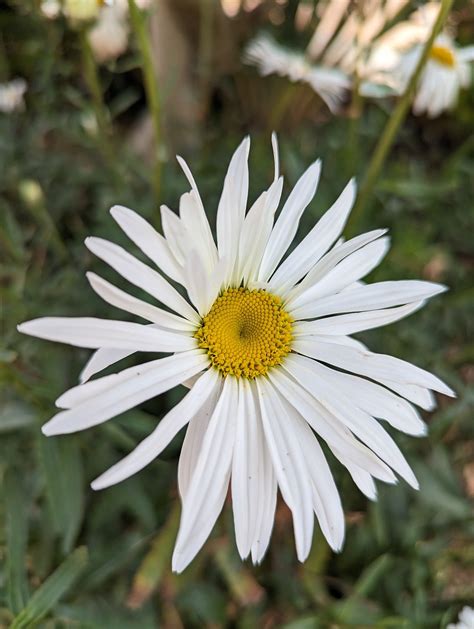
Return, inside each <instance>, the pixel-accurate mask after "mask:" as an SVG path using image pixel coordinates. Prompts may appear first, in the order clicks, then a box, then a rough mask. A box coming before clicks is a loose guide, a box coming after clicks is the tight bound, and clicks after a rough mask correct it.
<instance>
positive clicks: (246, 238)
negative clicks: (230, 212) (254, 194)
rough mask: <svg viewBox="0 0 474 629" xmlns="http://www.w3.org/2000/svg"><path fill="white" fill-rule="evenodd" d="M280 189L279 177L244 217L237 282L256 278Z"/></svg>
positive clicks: (281, 182) (281, 185) (278, 200)
mask: <svg viewBox="0 0 474 629" xmlns="http://www.w3.org/2000/svg"><path fill="white" fill-rule="evenodd" d="M282 189H283V178H282V177H280V178H279V179H277V180H276V181H274V182H273V183H272V185H271V186H270V188H269V189H268V190H265V191H264V192H263V193H262V194H261V195H260V196H259V197H258V199H257V200H256V201H255V203H254V204H253V205H252V207H251V208H250V210H249V211H248V213H247V216H246V217H245V220H244V224H243V226H242V232H241V234H240V243H239V267H238V272H237V276H236V279H237V282H239V281H240V280H241V279H243V280H244V283H248V282H249V281H253V280H255V279H256V277H257V274H258V270H259V268H260V263H261V261H262V256H263V253H264V251H265V247H266V244H267V242H268V239H269V237H270V234H271V231H272V226H273V217H274V214H275V211H276V209H277V207H278V204H279V202H280V198H281V192H282Z"/></svg>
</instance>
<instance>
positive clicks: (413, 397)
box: [379, 378, 436, 411]
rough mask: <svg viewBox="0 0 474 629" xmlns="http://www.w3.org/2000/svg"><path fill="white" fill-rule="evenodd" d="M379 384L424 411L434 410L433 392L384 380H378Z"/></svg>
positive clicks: (414, 385) (416, 386) (413, 385)
mask: <svg viewBox="0 0 474 629" xmlns="http://www.w3.org/2000/svg"><path fill="white" fill-rule="evenodd" d="M379 382H380V384H383V385H384V386H386V387H388V388H389V389H392V391H395V393H398V395H400V396H401V397H404V398H405V399H407V400H409V401H410V402H412V403H413V404H416V405H417V406H419V407H420V408H423V409H424V410H425V411H432V410H434V409H435V408H436V398H435V396H434V394H433V392H432V391H431V390H430V389H427V388H426V387H419V386H418V385H416V384H406V383H403V384H401V383H399V382H393V381H392V380H386V379H385V378H380V379H379Z"/></svg>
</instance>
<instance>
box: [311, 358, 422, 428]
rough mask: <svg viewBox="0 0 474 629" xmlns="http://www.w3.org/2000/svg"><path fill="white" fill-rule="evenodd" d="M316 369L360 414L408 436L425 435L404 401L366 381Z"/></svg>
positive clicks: (414, 414)
mask: <svg viewBox="0 0 474 629" xmlns="http://www.w3.org/2000/svg"><path fill="white" fill-rule="evenodd" d="M318 368H319V369H320V370H322V371H323V372H324V378H325V379H327V380H328V381H329V382H331V384H332V385H333V386H335V387H336V388H339V389H340V390H342V391H344V394H345V395H347V396H348V397H349V398H350V399H351V401H352V402H353V403H354V404H355V405H356V406H357V407H358V408H360V409H362V410H363V411H366V412H367V413H369V415H372V417H378V418H379V419H384V420H386V421H387V422H388V423H389V424H391V425H392V426H393V427H394V428H396V429H397V430H401V431H402V432H405V433H407V434H409V435H425V434H426V430H427V429H426V424H425V422H424V421H423V420H422V419H421V417H420V416H419V414H418V413H417V412H416V410H415V409H414V408H413V406H412V405H411V404H409V403H408V402H407V401H406V400H404V399H403V398H401V397H399V396H398V395H395V394H394V393H392V392H391V391H389V390H388V389H385V388H384V387H381V386H379V385H378V384H375V382H372V381H370V380H365V379H364V378H359V377H358V376H353V375H352V374H348V373H343V372H341V371H335V370H334V369H330V368H328V367H324V366H323V365H319V366H318Z"/></svg>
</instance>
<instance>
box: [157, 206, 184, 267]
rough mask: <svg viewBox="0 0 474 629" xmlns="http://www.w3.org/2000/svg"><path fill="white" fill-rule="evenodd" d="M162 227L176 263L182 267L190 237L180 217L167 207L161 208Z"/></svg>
mask: <svg viewBox="0 0 474 629" xmlns="http://www.w3.org/2000/svg"><path fill="white" fill-rule="evenodd" d="M160 214H161V227H162V229H163V233H164V235H165V238H166V242H167V243H168V245H169V248H170V251H171V252H172V253H173V255H174V257H175V258H176V262H177V263H178V264H179V265H180V266H182V265H183V264H184V260H185V258H186V253H187V250H188V237H187V235H186V228H185V227H184V225H183V223H182V221H181V219H180V218H179V216H177V215H176V214H175V212H173V210H170V208H169V207H167V206H166V205H161V206H160Z"/></svg>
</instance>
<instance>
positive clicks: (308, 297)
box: [288, 238, 390, 311]
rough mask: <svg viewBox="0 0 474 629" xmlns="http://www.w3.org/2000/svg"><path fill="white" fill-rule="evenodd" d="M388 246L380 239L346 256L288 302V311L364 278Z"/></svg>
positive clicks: (383, 239)
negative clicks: (317, 280)
mask: <svg viewBox="0 0 474 629" xmlns="http://www.w3.org/2000/svg"><path fill="white" fill-rule="evenodd" d="M389 246H390V240H389V239H388V238H380V239H379V240H376V241H375V242H371V243H370V244H368V245H366V246H365V247H362V248H361V249H359V250H358V251H355V252H354V253H352V254H351V255H349V256H347V257H346V258H344V260H342V261H341V262H340V263H339V264H338V265H337V266H335V267H334V268H333V269H332V270H331V271H329V272H328V274H327V275H325V276H324V277H323V278H322V279H320V280H319V282H317V283H316V284H313V285H312V286H311V287H310V288H308V290H306V291H305V292H303V293H301V294H300V295H298V297H297V298H296V299H295V300H290V301H289V302H288V309H289V310H290V311H291V310H292V309H295V310H296V309H297V308H298V307H301V306H304V305H306V304H308V303H311V304H312V303H314V302H315V301H316V300H319V299H322V298H323V297H326V296H327V295H333V294H335V293H338V292H340V291H341V290H343V289H344V288H346V287H347V286H350V285H351V284H353V283H354V282H357V281H358V280H360V279H362V278H363V277H365V276H366V275H367V274H368V273H370V271H372V270H373V269H374V268H375V267H376V266H378V265H379V263H380V261H381V260H382V258H383V257H384V256H385V254H386V253H387V251H388V249H389Z"/></svg>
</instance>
